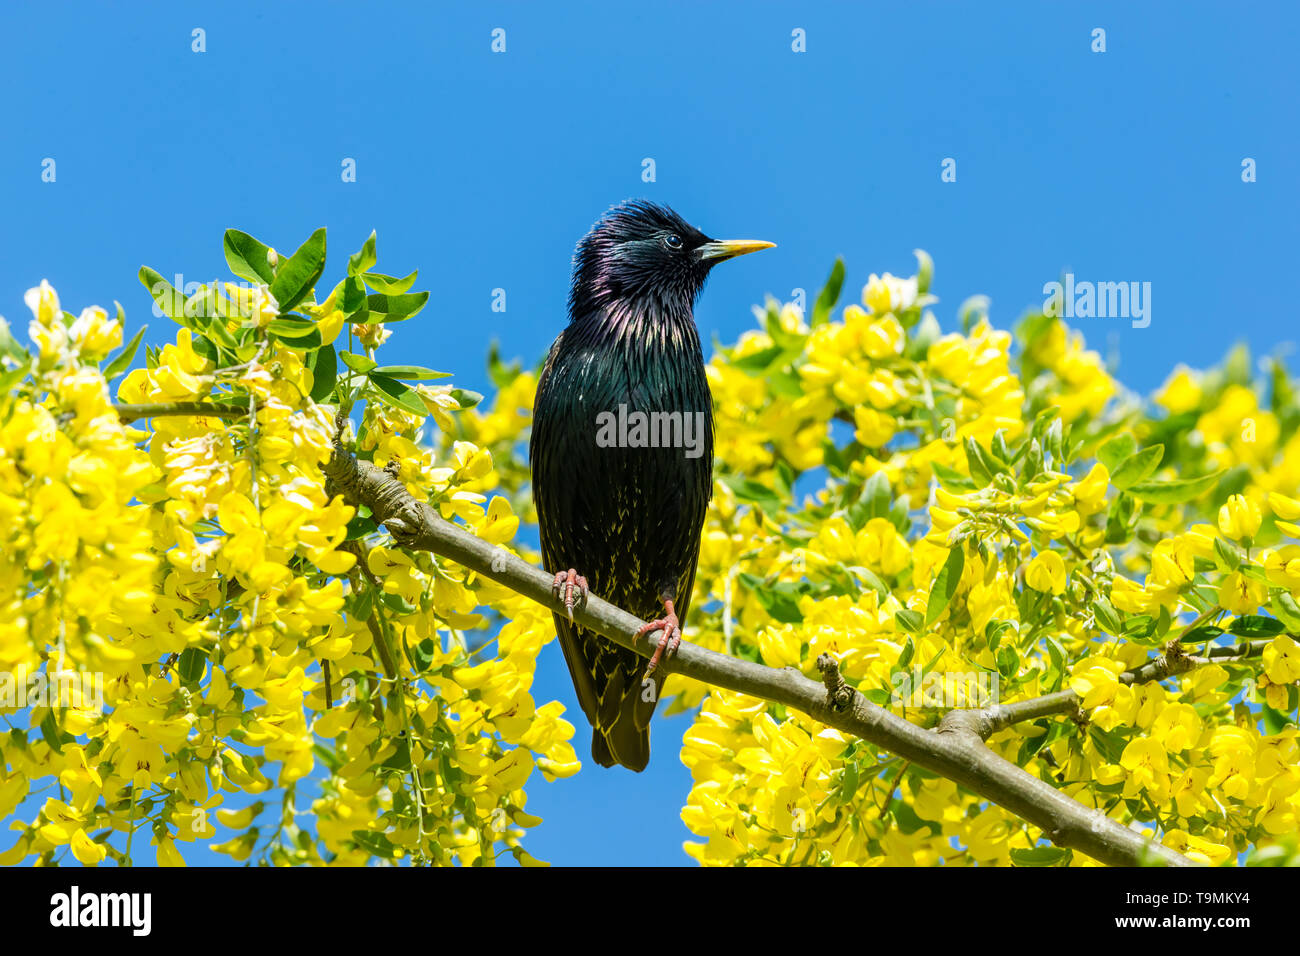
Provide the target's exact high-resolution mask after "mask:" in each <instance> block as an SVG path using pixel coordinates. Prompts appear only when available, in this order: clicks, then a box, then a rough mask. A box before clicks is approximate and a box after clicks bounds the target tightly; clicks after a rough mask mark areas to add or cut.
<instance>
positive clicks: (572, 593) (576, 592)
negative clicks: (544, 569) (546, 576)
mask: <svg viewBox="0 0 1300 956" xmlns="http://www.w3.org/2000/svg"><path fill="white" fill-rule="evenodd" d="M551 593H552V594H554V595H555V599H556V600H557V601H559V600H563V601H564V609H565V610H566V611H568V612H569V620H570V621H572V620H573V609H574V608H575V607H578V608H582V607H586V606H587V598H589V597H590V596H591V590H590V589H589V588H588V587H587V579H586V578H584V577H583V576H582V575H581V574H579V573H578V572H577V571H575V570H573V568H569V570H567V571H560V572H558V573H557V574H556V575H555V583H554V584H552V585H551Z"/></svg>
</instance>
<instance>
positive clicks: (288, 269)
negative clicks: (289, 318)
mask: <svg viewBox="0 0 1300 956" xmlns="http://www.w3.org/2000/svg"><path fill="white" fill-rule="evenodd" d="M323 271H325V227H324V226H322V227H321V228H319V229H317V230H316V231H315V232H313V233H312V234H311V235H310V236H308V237H307V241H306V242H304V243H303V244H302V245H301V246H299V247H298V251H297V252H295V253H294V254H293V255H292V256H290V257H289V258H288V259H287V260H283V261H281V263H280V267H279V269H277V270H276V273H275V281H274V282H272V283H271V294H272V295H274V296H275V301H276V302H277V303H278V304H279V306H280V311H281V312H288V311H289V310H290V309H292V308H293V307H294V306H295V305H297V304H298V303H299V302H301V301H302V300H303V299H305V298H307V296H308V294H309V293H310V292H311V290H312V288H313V287H314V286H315V285H316V282H317V280H319V279H320V276H321V273H322V272H323Z"/></svg>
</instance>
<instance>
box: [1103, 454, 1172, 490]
mask: <svg viewBox="0 0 1300 956" xmlns="http://www.w3.org/2000/svg"><path fill="white" fill-rule="evenodd" d="M1164 454H1165V446H1164V445H1152V446H1151V447H1150V448H1143V449H1142V450H1141V451H1140V452H1138V453H1137V454H1136V455H1130V456H1129V457H1128V458H1126V459H1124V462H1123V463H1122V464H1121V465H1120V466H1119V467H1118V468H1117V469H1115V471H1113V472H1111V476H1110V483H1111V484H1112V485H1114V486H1115V487H1116V488H1131V487H1132V486H1133V485H1136V484H1137V483H1138V482H1139V481H1142V480H1144V479H1146V478H1149V477H1150V476H1151V473H1152V472H1153V471H1155V470H1156V469H1157V468H1158V467H1160V459H1161V458H1163V457H1164Z"/></svg>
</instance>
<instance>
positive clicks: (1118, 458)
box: [1097, 432, 1138, 474]
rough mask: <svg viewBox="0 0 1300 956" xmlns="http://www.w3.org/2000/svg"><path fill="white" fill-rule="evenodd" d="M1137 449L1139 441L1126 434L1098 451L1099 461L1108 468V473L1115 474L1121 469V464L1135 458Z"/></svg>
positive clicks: (1118, 436) (1116, 437) (1117, 437)
mask: <svg viewBox="0 0 1300 956" xmlns="http://www.w3.org/2000/svg"><path fill="white" fill-rule="evenodd" d="M1137 447H1138V443H1137V439H1136V438H1134V437H1133V436H1132V435H1130V434H1128V433H1127V432H1125V433H1124V434H1122V435H1116V436H1115V437H1114V438H1112V439H1111V440H1110V441H1108V442H1106V444H1104V445H1102V446H1101V448H1099V449H1097V459H1098V460H1099V461H1100V462H1101V463H1102V464H1103V465H1105V466H1106V470H1107V471H1109V472H1110V473H1111V474H1114V473H1115V472H1116V471H1117V470H1118V469H1119V466H1120V463H1121V462H1123V461H1125V460H1126V459H1129V458H1132V457H1133V454H1134V453H1135V452H1136V451H1137Z"/></svg>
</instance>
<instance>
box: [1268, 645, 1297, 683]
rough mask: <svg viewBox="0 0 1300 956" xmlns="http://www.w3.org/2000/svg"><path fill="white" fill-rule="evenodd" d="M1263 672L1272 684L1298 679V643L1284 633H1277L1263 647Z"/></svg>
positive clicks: (1291, 681) (1292, 681)
mask: <svg viewBox="0 0 1300 956" xmlns="http://www.w3.org/2000/svg"><path fill="white" fill-rule="evenodd" d="M1263 660H1264V673H1265V674H1267V675H1268V679H1269V680H1270V681H1272V682H1273V683H1274V684H1291V683H1294V682H1295V681H1300V644H1297V643H1296V642H1295V641H1294V640H1293V639H1292V638H1291V637H1289V636H1288V635H1286V634H1279V635H1278V636H1277V637H1275V638H1273V640H1271V641H1269V642H1268V646H1267V647H1265V648H1264V655H1263Z"/></svg>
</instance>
